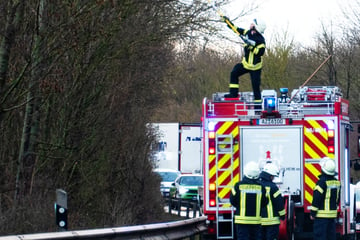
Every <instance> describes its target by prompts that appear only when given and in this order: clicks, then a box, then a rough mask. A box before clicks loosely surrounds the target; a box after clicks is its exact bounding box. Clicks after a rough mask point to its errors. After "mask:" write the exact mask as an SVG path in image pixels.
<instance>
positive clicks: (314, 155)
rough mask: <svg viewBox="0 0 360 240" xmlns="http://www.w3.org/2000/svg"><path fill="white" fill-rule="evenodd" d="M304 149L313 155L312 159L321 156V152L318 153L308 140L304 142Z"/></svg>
mask: <svg viewBox="0 0 360 240" xmlns="http://www.w3.org/2000/svg"><path fill="white" fill-rule="evenodd" d="M304 150H305V152H307V153H308V154H309V155H310V156H311V158H312V159H319V158H320V156H319V154H317V153H316V152H315V151H314V150H313V149H312V148H311V147H310V146H309V145H308V144H307V143H306V142H304Z"/></svg>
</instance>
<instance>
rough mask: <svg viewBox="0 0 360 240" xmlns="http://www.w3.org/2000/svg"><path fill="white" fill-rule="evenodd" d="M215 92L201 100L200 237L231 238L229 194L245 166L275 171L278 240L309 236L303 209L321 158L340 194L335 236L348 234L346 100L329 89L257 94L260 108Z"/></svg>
mask: <svg viewBox="0 0 360 240" xmlns="http://www.w3.org/2000/svg"><path fill="white" fill-rule="evenodd" d="M224 94H225V93H214V94H213V95H212V99H208V98H204V100H203V103H202V126H203V130H202V131H203V133H202V135H203V141H202V144H203V154H204V156H203V161H204V163H203V168H204V169H203V172H204V187H203V191H202V192H201V195H202V196H201V198H202V202H203V206H202V210H203V213H204V214H205V215H206V216H207V226H208V230H207V234H206V237H211V236H213V237H214V238H216V239H233V238H235V231H234V222H233V217H234V208H233V207H232V206H231V204H230V200H229V198H230V193H231V189H232V187H233V186H234V184H235V183H236V182H238V181H240V180H241V179H242V176H243V166H245V165H246V163H248V162H249V161H256V162H258V163H259V166H260V169H261V168H262V166H264V164H265V163H267V162H273V163H275V164H277V165H278V166H279V168H280V175H279V177H277V178H276V179H275V180H274V182H276V184H277V185H278V187H279V189H280V190H281V192H282V195H283V197H284V206H285V209H286V219H285V220H284V221H281V224H280V233H279V238H280V239H286V240H287V239H300V238H310V237H312V230H313V229H312V220H310V214H309V213H310V206H311V203H312V196H313V188H314V186H315V184H316V182H317V179H318V176H319V175H320V174H321V167H320V161H321V159H322V158H323V157H330V158H333V159H335V161H336V177H337V178H338V179H339V180H340V181H341V196H340V204H339V206H338V217H337V219H336V223H337V224H336V231H337V234H338V235H339V236H341V237H352V236H355V230H354V226H355V224H354V211H353V207H352V206H353V201H354V197H353V196H351V193H350V176H349V175H350V172H349V168H350V156H349V153H350V150H349V132H350V131H351V125H350V121H349V112H348V109H349V102H348V101H347V100H345V99H344V98H343V97H342V93H341V90H340V89H339V88H338V87H336V86H301V87H299V88H298V89H294V90H292V91H291V93H290V92H289V91H288V89H287V88H281V89H280V90H279V94H278V92H277V91H276V90H263V91H262V101H261V103H259V104H258V103H255V102H254V99H253V93H252V92H239V95H238V97H237V98H225V97H224Z"/></svg>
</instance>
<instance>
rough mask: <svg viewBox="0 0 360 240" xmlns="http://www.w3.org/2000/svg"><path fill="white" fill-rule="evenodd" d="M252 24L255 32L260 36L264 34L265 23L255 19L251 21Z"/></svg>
mask: <svg viewBox="0 0 360 240" xmlns="http://www.w3.org/2000/svg"><path fill="white" fill-rule="evenodd" d="M253 24H254V25H255V29H256V31H258V32H259V33H261V34H264V32H265V29H266V23H265V22H264V21H262V20H261V19H258V18H255V19H254V21H253Z"/></svg>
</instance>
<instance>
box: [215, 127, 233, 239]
mask: <svg viewBox="0 0 360 240" xmlns="http://www.w3.org/2000/svg"><path fill="white" fill-rule="evenodd" d="M216 149H217V150H216V219H217V222H216V230H217V231H216V232H217V233H216V234H217V239H233V238H234V209H233V207H232V206H231V203H230V198H221V197H220V196H219V193H220V191H221V190H228V191H231V189H232V187H233V186H231V181H230V182H226V181H222V182H220V178H221V175H223V174H224V175H223V176H225V175H228V176H230V177H231V179H233V177H234V175H233V166H234V156H233V154H234V137H233V135H232V134H223V135H220V134H219V135H218V134H217V135H216ZM226 158H228V161H227V162H226V163H223V162H222V161H221V160H223V159H226ZM224 182H225V183H224ZM224 210H226V211H230V212H231V214H230V216H228V215H223V214H220V212H221V211H224Z"/></svg>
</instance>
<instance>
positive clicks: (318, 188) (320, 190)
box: [314, 185, 324, 194]
mask: <svg viewBox="0 0 360 240" xmlns="http://www.w3.org/2000/svg"><path fill="white" fill-rule="evenodd" d="M316 190H317V191H319V192H320V193H321V194H322V193H323V192H324V190H323V189H322V188H321V187H320V186H319V185H316V186H315V188H314V191H316Z"/></svg>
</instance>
